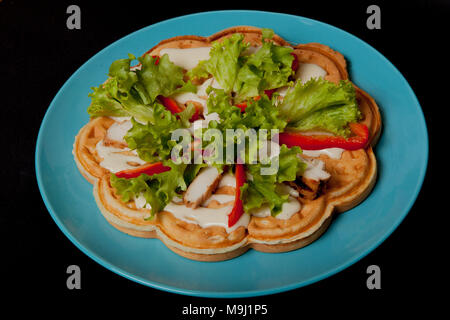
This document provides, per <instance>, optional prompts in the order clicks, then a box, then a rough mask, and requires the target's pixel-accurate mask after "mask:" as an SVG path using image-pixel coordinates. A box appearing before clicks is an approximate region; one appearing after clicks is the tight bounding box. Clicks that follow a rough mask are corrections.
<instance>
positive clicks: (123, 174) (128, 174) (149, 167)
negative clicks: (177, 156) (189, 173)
mask: <svg viewBox="0 0 450 320" xmlns="http://www.w3.org/2000/svg"><path fill="white" fill-rule="evenodd" d="M169 170H170V167H166V166H165V165H163V164H162V162H155V163H149V164H145V165H143V166H140V167H137V168H135V169H128V170H122V171H119V172H117V173H116V176H117V177H118V178H126V179H130V178H136V177H139V176H140V175H141V174H143V173H145V174H148V175H149V176H151V175H154V174H157V173H161V172H166V171H169Z"/></svg>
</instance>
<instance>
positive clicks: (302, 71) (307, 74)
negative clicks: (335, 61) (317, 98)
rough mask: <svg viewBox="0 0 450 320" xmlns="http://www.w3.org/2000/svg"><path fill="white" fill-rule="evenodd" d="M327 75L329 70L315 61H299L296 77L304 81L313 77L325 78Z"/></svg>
mask: <svg viewBox="0 0 450 320" xmlns="http://www.w3.org/2000/svg"><path fill="white" fill-rule="evenodd" d="M326 75H327V72H326V71H325V70H324V69H322V68H321V67H319V66H318V65H317V64H313V63H299V66H298V69H297V72H296V73H295V79H297V80H300V81H301V82H302V83H306V82H308V81H309V80H310V79H312V78H323V77H325V76H326Z"/></svg>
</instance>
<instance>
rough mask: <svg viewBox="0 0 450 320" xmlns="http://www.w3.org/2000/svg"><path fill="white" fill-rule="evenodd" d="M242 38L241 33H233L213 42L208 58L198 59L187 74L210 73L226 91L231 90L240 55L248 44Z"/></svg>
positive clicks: (203, 76)
mask: <svg viewBox="0 0 450 320" xmlns="http://www.w3.org/2000/svg"><path fill="white" fill-rule="evenodd" d="M243 40H244V36H243V35H242V34H238V33H235V34H233V35H232V36H231V37H229V38H227V39H225V40H223V41H221V42H218V41H215V42H213V44H212V47H211V51H210V52H209V56H210V58H209V59H208V60H203V61H200V62H199V64H198V65H197V67H195V68H194V69H192V70H191V71H189V72H188V76H190V77H191V78H207V77H208V76H209V75H210V74H212V75H213V76H214V78H215V79H216V80H217V82H218V83H219V84H220V86H221V87H222V88H223V89H224V90H225V91H226V92H228V93H229V92H231V90H232V89H233V87H234V82H235V80H236V76H237V74H238V72H239V69H240V68H241V65H242V63H243V58H242V57H241V55H242V53H243V52H244V51H245V50H246V49H247V48H248V44H244V43H243Z"/></svg>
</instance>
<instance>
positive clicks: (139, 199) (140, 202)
mask: <svg viewBox="0 0 450 320" xmlns="http://www.w3.org/2000/svg"><path fill="white" fill-rule="evenodd" d="M134 204H135V205H136V208H138V209H142V208H145V209H151V208H152V206H151V205H150V203H147V200H145V198H144V194H143V193H142V192H141V193H140V194H138V195H136V196H135V197H134Z"/></svg>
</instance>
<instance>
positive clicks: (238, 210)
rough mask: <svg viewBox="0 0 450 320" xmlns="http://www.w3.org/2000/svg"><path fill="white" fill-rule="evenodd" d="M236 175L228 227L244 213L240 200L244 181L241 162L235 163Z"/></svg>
mask: <svg viewBox="0 0 450 320" xmlns="http://www.w3.org/2000/svg"><path fill="white" fill-rule="evenodd" d="M234 175H235V176H236V195H235V199H234V205H233V209H232V210H231V212H230V214H229V215H228V227H229V228H231V227H232V226H234V225H235V224H236V222H238V221H239V218H240V217H241V216H242V214H243V213H244V204H243V202H242V200H241V187H242V186H243V185H244V183H245V170H244V165H243V164H242V163H237V164H236V171H235V173H234Z"/></svg>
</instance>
